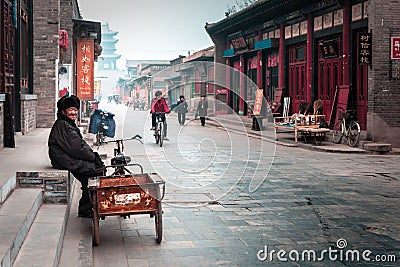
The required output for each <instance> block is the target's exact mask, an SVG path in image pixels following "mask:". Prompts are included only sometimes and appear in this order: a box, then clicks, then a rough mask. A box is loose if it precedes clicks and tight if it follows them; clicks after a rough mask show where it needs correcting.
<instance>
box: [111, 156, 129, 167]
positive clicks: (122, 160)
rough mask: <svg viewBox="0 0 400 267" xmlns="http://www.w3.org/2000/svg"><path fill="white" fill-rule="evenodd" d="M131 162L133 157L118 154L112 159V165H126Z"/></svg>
mask: <svg viewBox="0 0 400 267" xmlns="http://www.w3.org/2000/svg"><path fill="white" fill-rule="evenodd" d="M129 162H131V157H129V156H125V155H124V154H118V155H116V156H115V157H113V158H112V159H111V165H126V164H128V163H129Z"/></svg>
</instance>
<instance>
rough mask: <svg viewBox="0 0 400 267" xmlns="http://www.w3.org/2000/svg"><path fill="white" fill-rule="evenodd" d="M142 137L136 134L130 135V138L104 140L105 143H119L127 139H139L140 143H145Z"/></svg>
mask: <svg viewBox="0 0 400 267" xmlns="http://www.w3.org/2000/svg"><path fill="white" fill-rule="evenodd" d="M141 139H142V137H141V136H140V135H138V134H137V135H135V136H133V137H128V138H122V139H115V140H108V141H104V142H103V143H105V144H108V143H119V142H122V141H127V140H138V141H139V142H140V143H142V144H143V142H142V140H141Z"/></svg>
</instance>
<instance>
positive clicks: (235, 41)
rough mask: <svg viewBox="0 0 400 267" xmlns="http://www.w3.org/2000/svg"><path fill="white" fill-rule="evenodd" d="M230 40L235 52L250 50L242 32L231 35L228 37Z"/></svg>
mask: <svg viewBox="0 0 400 267" xmlns="http://www.w3.org/2000/svg"><path fill="white" fill-rule="evenodd" d="M228 40H229V41H230V42H231V43H232V45H233V48H234V49H235V51H241V50H245V49H248V46H247V43H246V40H245V39H244V37H243V35H242V32H241V31H239V32H235V33H233V34H230V35H229V36H228Z"/></svg>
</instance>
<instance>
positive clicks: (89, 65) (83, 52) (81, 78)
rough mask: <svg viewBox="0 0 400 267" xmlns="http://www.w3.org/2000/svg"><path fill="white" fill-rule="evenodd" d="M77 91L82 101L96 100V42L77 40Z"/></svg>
mask: <svg viewBox="0 0 400 267" xmlns="http://www.w3.org/2000/svg"><path fill="white" fill-rule="evenodd" d="M76 61H77V69H76V75H77V91H78V97H79V98H80V99H81V100H93V99H94V40H93V39H78V40H77V58H76Z"/></svg>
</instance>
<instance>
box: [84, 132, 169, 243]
mask: <svg viewBox="0 0 400 267" xmlns="http://www.w3.org/2000/svg"><path fill="white" fill-rule="evenodd" d="M109 142H111V141H109ZM115 142H117V144H118V149H120V143H121V144H122V140H116V141H115ZM119 152H120V153H115V155H114V158H113V159H112V160H111V162H112V165H111V166H107V168H108V167H112V168H114V169H115V171H114V173H113V174H111V175H108V176H99V177H93V178H91V179H89V183H88V188H89V191H90V197H91V201H92V204H93V244H94V245H95V246H98V245H99V243H100V234H99V231H100V229H99V227H100V225H99V222H100V219H102V220H105V217H106V216H121V217H122V218H124V219H126V218H130V215H135V214H149V215H150V217H154V218H155V228H156V241H157V243H158V244H160V243H161V240H162V213H163V212H162V207H161V201H162V199H163V198H164V194H165V182H164V181H163V179H162V178H161V177H160V176H159V175H158V174H157V173H143V167H142V166H141V165H140V164H136V163H135V164H129V163H127V161H129V160H130V159H129V157H124V156H123V154H122V153H121V151H119ZM127 159H129V160H127ZM126 166H138V167H140V170H141V173H139V174H133V173H132V172H131V171H129V170H128V169H127V168H125V167H126ZM125 173H127V174H125Z"/></svg>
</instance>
